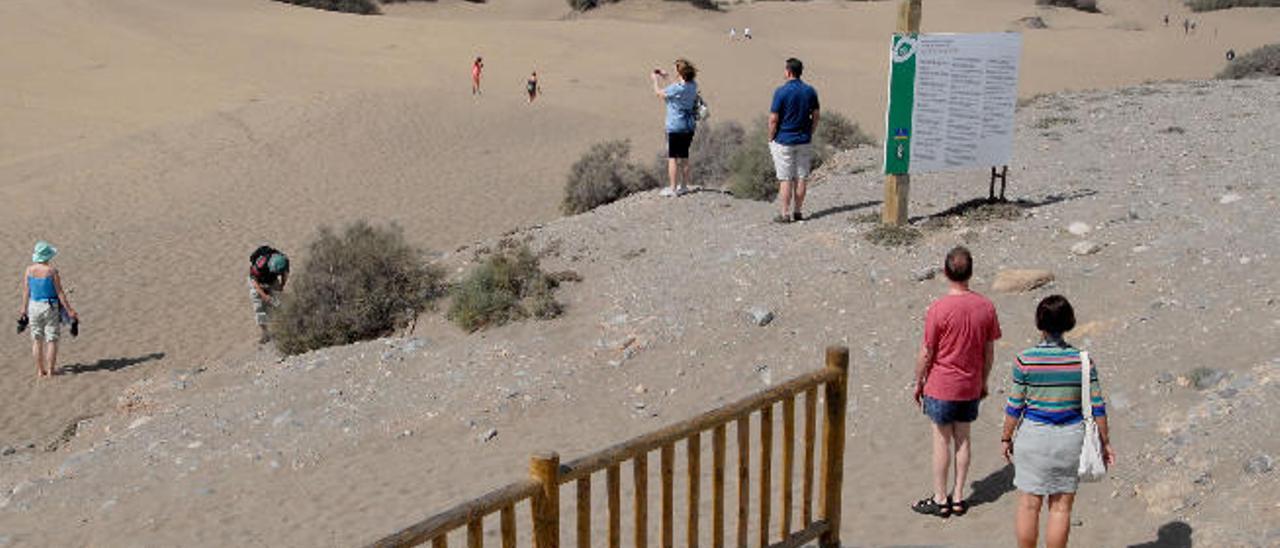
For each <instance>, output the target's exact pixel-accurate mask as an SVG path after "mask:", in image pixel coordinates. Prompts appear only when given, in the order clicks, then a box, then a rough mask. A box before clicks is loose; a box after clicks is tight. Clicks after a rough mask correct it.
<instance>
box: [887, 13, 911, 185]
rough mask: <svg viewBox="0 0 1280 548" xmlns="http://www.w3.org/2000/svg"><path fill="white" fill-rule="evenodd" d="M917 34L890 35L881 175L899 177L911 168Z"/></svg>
mask: <svg viewBox="0 0 1280 548" xmlns="http://www.w3.org/2000/svg"><path fill="white" fill-rule="evenodd" d="M919 43H920V38H919V35H918V34H914V33H913V34H895V35H893V49H892V54H891V59H892V62H891V63H890V68H889V108H888V109H887V111H886V112H885V127H886V128H887V129H888V135H886V136H885V140H884V144H885V146H884V172H885V173H892V174H903V173H907V172H908V168H909V166H910V165H911V109H912V107H914V106H915V94H916V55H915V53H916V47H917V46H918V45H919Z"/></svg>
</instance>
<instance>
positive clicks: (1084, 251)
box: [1071, 240, 1102, 255]
mask: <svg viewBox="0 0 1280 548" xmlns="http://www.w3.org/2000/svg"><path fill="white" fill-rule="evenodd" d="M1099 251H1102V244H1100V243H1098V242H1091V241H1089V240H1083V241H1079V242H1076V244H1075V245H1073V246H1071V252H1072V253H1074V254H1076V255H1093V254H1094V253H1097V252H1099Z"/></svg>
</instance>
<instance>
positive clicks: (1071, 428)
mask: <svg viewBox="0 0 1280 548" xmlns="http://www.w3.org/2000/svg"><path fill="white" fill-rule="evenodd" d="M1075 325H1076V318H1075V312H1074V311H1073V310H1072V308H1071V303H1070V302H1068V301H1067V299H1066V297H1063V296H1061V295H1050V296H1048V297H1045V298H1044V300H1042V301H1040V304H1039V306H1037V307H1036V328H1037V329H1039V330H1040V332H1041V334H1042V335H1043V337H1044V338H1043V341H1042V342H1041V343H1040V344H1038V345H1036V346H1035V347H1032V348H1028V349H1026V350H1023V351H1022V352H1020V353H1019V354H1018V358H1017V363H1015V364H1014V366H1013V378H1012V382H1011V383H1010V388H1009V401H1008V404H1007V405H1006V406H1005V418H1004V435H1003V436H1001V439H1000V444H1001V447H1002V449H1003V452H1004V458H1005V461H1006V462H1011V463H1012V464H1013V467H1014V477H1013V484H1014V486H1015V487H1017V488H1018V490H1019V491H1020V493H1019V495H1018V499H1019V500H1018V511H1017V524H1016V527H1017V535H1018V546H1020V547H1030V548H1035V546H1036V540H1037V537H1038V536H1039V523H1040V508H1041V506H1043V504H1044V499H1045V497H1048V499H1049V523H1048V527H1047V530H1046V531H1045V545H1046V546H1048V547H1049V548H1055V547H1060V546H1066V545H1067V535H1068V534H1069V533H1070V527H1071V506H1072V504H1074V502H1075V493H1076V487H1077V484H1078V483H1079V476H1078V468H1079V465H1080V450H1081V446H1082V445H1083V443H1084V415H1083V412H1082V409H1081V399H1082V398H1081V392H1082V391H1083V390H1082V387H1081V384H1082V383H1081V380H1082V379H1081V378H1080V375H1081V374H1082V371H1081V363H1080V362H1081V360H1080V350H1079V349H1077V348H1075V347H1072V346H1071V345H1069V344H1067V342H1066V341H1064V340H1063V339H1062V335H1063V333H1066V332H1068V331H1071V329H1072V328H1074V327H1075ZM1089 398H1090V405H1091V407H1092V410H1093V416H1094V418H1095V420H1096V421H1097V423H1098V433H1099V435H1100V437H1101V438H1102V439H1101V441H1102V452H1103V456H1104V458H1105V461H1106V464H1107V466H1108V467H1110V466H1111V465H1112V464H1114V463H1115V452H1114V451H1113V450H1112V448H1111V438H1110V435H1109V434H1110V433H1109V432H1108V430H1107V408H1106V403H1105V401H1104V400H1103V398H1102V387H1101V385H1100V384H1099V383H1098V370H1097V368H1090V372H1089ZM1015 430H1016V431H1017V437H1016V439H1015V437H1014V431H1015Z"/></svg>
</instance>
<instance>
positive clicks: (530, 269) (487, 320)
mask: <svg viewBox="0 0 1280 548" xmlns="http://www.w3.org/2000/svg"><path fill="white" fill-rule="evenodd" d="M579 279H580V277H579ZM557 285H559V284H558V282H557V281H556V278H554V277H552V276H550V275H548V274H547V273H546V272H543V270H542V268H541V266H540V265H539V264H538V257H537V256H535V255H534V254H533V253H532V252H530V251H529V248H528V247H527V246H520V247H519V248H517V249H510V248H508V249H503V250H500V251H498V252H497V253H494V254H492V255H490V256H489V257H488V258H486V259H485V260H484V261H483V262H481V263H480V264H479V265H477V266H476V267H475V268H473V269H472V270H471V272H470V273H468V274H467V277H466V278H465V279H463V280H462V282H461V283H459V284H458V285H457V286H454V288H453V290H452V292H451V295H452V297H453V301H452V302H451V303H450V305H449V312H448V318H449V320H450V321H452V322H453V323H455V324H458V327H461V328H462V329H465V330H466V331H468V332H471V331H476V330H478V329H483V328H486V327H493V326H499V325H502V324H505V323H507V322H510V321H513V320H520V319H524V318H538V319H549V318H554V317H556V316H559V315H560V313H561V312H562V311H563V307H562V306H561V305H560V303H558V302H556V300H555V295H554V291H555V288H556V286H557Z"/></svg>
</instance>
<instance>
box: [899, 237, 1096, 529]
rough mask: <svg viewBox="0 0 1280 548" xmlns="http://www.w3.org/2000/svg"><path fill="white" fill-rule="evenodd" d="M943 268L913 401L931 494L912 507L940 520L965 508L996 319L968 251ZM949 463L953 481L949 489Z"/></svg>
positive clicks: (955, 253)
mask: <svg viewBox="0 0 1280 548" xmlns="http://www.w3.org/2000/svg"><path fill="white" fill-rule="evenodd" d="M942 271H943V273H944V274H945V275H946V276H947V280H948V284H949V286H948V289H947V294H946V295H943V296H942V297H941V298H939V299H938V300H936V301H933V304H931V305H929V310H928V312H926V313H925V316H924V342H923V343H922V344H921V345H920V354H919V356H918V357H917V359H916V388H915V401H916V405H919V406H920V408H921V410H922V411H923V412H924V414H925V416H927V417H929V422H930V424H931V426H932V431H933V493H931V494H930V495H929V496H928V497H925V498H923V499H920V500H919V501H918V502H916V503H915V504H914V505H912V507H911V509H912V510H915V511H916V512H919V513H921V514H926V515H933V516H938V517H944V518H945V517H949V516H960V515H964V514H965V513H966V512H968V511H969V502H968V501H967V500H965V496H964V495H965V494H964V490H965V487H967V486H968V483H967V481H968V476H969V458H970V444H969V426H970V424H971V423H973V421H975V420H977V419H978V402H980V401H982V399H983V398H986V397H987V393H988V389H987V379H988V378H989V377H990V375H991V364H992V361H993V360H994V358H995V347H996V340H997V339H999V338H1000V320H999V319H998V318H997V317H996V307H995V305H994V304H992V303H991V301H990V300H988V299H987V298H986V297H984V296H982V295H979V294H978V293H977V292H974V291H971V290H970V289H969V278H970V277H971V276H972V275H973V255H972V254H970V253H969V250H968V249H965V248H964V247H955V248H952V250H951V251H949V252H948V253H947V256H946V259H944V260H943V263H942ZM1077 453H1078V451H1077ZM953 463H954V465H955V468H954V471H955V474H954V475H953V476H951V479H953V480H954V483H953V484H952V485H951V486H950V487H951V488H950V489H948V485H947V477H948V475H949V473H950V472H951V471H952V464H953Z"/></svg>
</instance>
